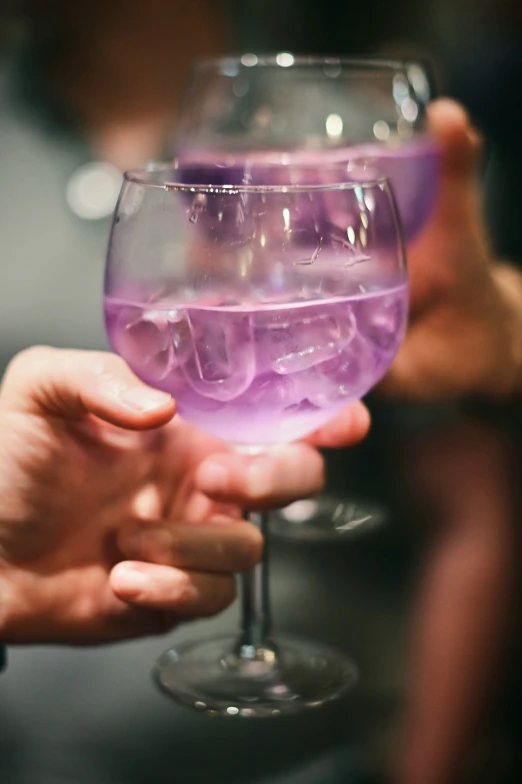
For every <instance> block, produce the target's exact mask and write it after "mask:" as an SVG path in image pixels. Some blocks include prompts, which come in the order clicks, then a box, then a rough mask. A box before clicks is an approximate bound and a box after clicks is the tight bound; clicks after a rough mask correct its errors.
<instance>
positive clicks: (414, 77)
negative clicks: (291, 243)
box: [175, 52, 439, 243]
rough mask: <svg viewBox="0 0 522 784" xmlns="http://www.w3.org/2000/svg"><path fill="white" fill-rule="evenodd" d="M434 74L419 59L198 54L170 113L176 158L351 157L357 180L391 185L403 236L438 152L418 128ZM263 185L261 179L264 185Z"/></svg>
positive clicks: (417, 220)
mask: <svg viewBox="0 0 522 784" xmlns="http://www.w3.org/2000/svg"><path fill="white" fill-rule="evenodd" d="M433 90H434V80H433V75H432V73H431V69H430V68H429V65H427V64H426V63H423V62H421V61H400V60H386V59H369V58H351V59H343V58H337V57H296V56H294V55H292V54H290V53H288V52H283V53H279V54H277V55H276V56H274V57H261V56H257V55H255V54H244V55H242V56H241V57H237V58H232V57H227V58H222V59H214V60H204V61H201V62H198V63H196V64H195V66H194V67H193V70H192V74H191V76H190V78H189V80H188V83H187V86H186V90H185V94H184V98H183V100H182V102H181V105H180V110H179V115H178V127H177V135H176V139H175V154H176V156H177V157H178V159H179V160H180V161H181V162H183V163H186V164H187V165H190V163H191V161H192V159H195V160H196V161H197V162H198V164H199V165H201V166H202V168H201V170H200V178H198V179H199V180H200V181H201V182H203V181H204V182H207V181H208V176H209V172H208V171H206V170H205V169H206V168H207V165H208V166H210V168H211V169H212V167H214V166H215V164H219V163H224V164H226V165H227V166H228V165H230V164H231V163H235V165H236V166H237V167H238V169H240V167H241V164H243V163H245V162H256V163H258V164H261V163H268V162H271V163H280V162H288V161H291V162H292V163H293V164H294V165H296V166H298V165H300V164H303V165H306V166H312V165H314V166H315V167H316V168H317V169H318V171H319V170H321V168H322V167H323V166H324V165H325V163H327V162H328V163H350V164H351V167H352V168H353V169H354V170H357V176H358V178H359V179H363V178H370V179H374V178H378V177H387V178H388V179H389V180H390V182H391V183H392V186H393V189H394V192H395V196H396V199H397V203H398V206H399V212H400V215H401V220H402V225H403V228H404V234H405V239H406V241H407V243H408V242H410V241H411V240H412V239H414V238H415V237H416V236H417V234H418V233H419V231H421V229H422V228H423V226H424V225H425V224H426V222H427V220H428V218H429V216H430V214H431V211H432V209H433V206H434V203H435V197H436V190H437V181H438V168H439V154H438V148H437V146H436V145H435V143H434V141H433V139H431V138H430V135H429V133H428V129H427V125H426V106H427V103H428V102H429V100H431V98H433ZM267 184H268V183H267Z"/></svg>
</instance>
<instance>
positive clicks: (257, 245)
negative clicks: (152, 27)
mask: <svg viewBox="0 0 522 784" xmlns="http://www.w3.org/2000/svg"><path fill="white" fill-rule="evenodd" d="M264 171H265V169H264V168H263V167H262V168H261V170H257V169H256V167H251V169H250V178H251V184H249V185H239V186H238V185H236V184H234V183H233V182H227V179H229V178H228V176H227V172H226V171H223V169H222V168H221V174H222V179H223V180H224V182H223V183H222V184H221V185H208V184H198V183H195V182H194V181H190V180H188V179H187V178H186V177H184V176H181V175H180V170H179V169H177V168H175V166H173V164H172V163H171V164H166V165H156V166H153V167H150V168H149V169H146V170H143V171H135V172H130V173H127V174H126V175H125V179H124V184H123V186H122V191H121V195H120V198H119V202H118V205H117V208H116V213H115V217H114V221H113V226H112V232H111V238H110V243H109V252H108V261H107V269H106V278H105V298H104V309H105V320H106V327H107V332H108V335H109V338H110V342H111V344H112V346H113V348H114V350H115V351H116V352H117V353H118V354H120V355H121V356H122V357H123V358H124V359H125V360H126V361H127V363H128V364H129V366H130V367H131V369H132V370H133V371H134V372H135V373H136V374H137V375H138V376H139V377H140V378H141V379H143V380H144V381H145V382H146V383H148V384H150V385H151V386H153V387H156V388H158V389H162V390H164V391H167V392H169V393H171V394H172V395H173V396H174V397H175V399H176V402H177V407H178V412H179V415H180V416H182V417H183V418H184V419H186V420H187V421H188V422H191V423H193V424H194V425H195V426H197V427H198V428H200V429H202V430H204V431H206V432H207V433H209V434H212V435H214V436H216V437H218V438H220V439H222V440H223V441H224V442H226V443H227V444H228V445H229V446H230V448H232V449H236V450H239V451H240V452H242V453H244V454H245V459H246V460H255V459H256V455H258V454H259V453H262V452H263V451H264V450H266V449H270V448H271V447H273V446H275V445H277V444H280V443H282V442H290V441H293V440H296V439H299V438H302V437H304V436H306V435H308V434H310V433H311V432H313V431H314V430H315V429H316V428H318V427H320V426H322V425H323V424H325V423H326V422H327V421H328V420H329V419H331V418H332V417H333V416H334V415H335V414H336V413H337V412H339V411H341V410H342V409H344V408H345V407H346V406H347V405H349V404H350V403H351V402H352V401H354V400H356V399H357V398H359V397H361V396H362V395H363V394H364V393H365V392H367V391H368V389H370V387H372V386H373V385H374V384H375V383H376V382H377V381H378V380H379V379H380V378H381V377H382V376H383V374H384V373H385V372H386V370H387V369H388V367H389V366H390V364H391V362H392V360H393V358H394V356H395V354H396V352H397V350H398V347H399V344H400V341H401V339H402V337H403V335H404V331H405V326H406V319H407V298H408V293H407V277H406V270H405V257H404V252H403V242H402V236H401V230H400V225H399V219H398V214H397V210H396V206H395V201H394V197H393V194H392V190H391V188H390V186H389V184H388V182H387V181H386V180H377V181H365V182H361V183H357V182H339V183H336V184H329V185H326V186H325V185H304V184H294V183H293V182H292V181H291V178H289V177H288V174H287V173H285V171H280V172H279V173H278V174H277V180H278V183H279V184H278V185H260V184H256V183H258V182H259V180H260V179H262V177H263V172H264ZM229 174H230V179H231V180H233V175H234V171H233V170H231V171H230V172H229ZM273 176H274V178H276V173H275V172H274V174H273ZM332 178H333V175H332ZM285 182H286V184H285ZM247 516H248V518H249V519H250V520H251V521H252V522H253V523H254V524H256V525H258V526H259V528H260V529H261V531H262V533H263V534H264V536H265V537H267V534H268V531H267V515H265V514H261V513H258V512H256V511H248V514H247ZM265 553H266V554H265V556H264V560H263V562H262V563H261V564H260V565H259V566H257V567H255V568H254V570H253V571H252V572H251V573H249V574H246V575H243V576H242V577H241V598H242V601H241V606H242V621H241V628H240V630H239V633H238V634H237V635H229V636H222V637H215V638H211V639H206V640H196V641H191V642H185V643H182V644H180V645H178V646H177V647H175V648H172V649H170V650H168V651H167V652H166V653H165V654H164V655H163V656H162V657H161V658H160V659H159V661H158V663H157V664H156V667H155V670H154V677H155V680H156V682H157V683H158V684H159V686H160V688H161V689H162V690H163V691H165V692H166V693H167V694H169V695H170V696H171V697H173V698H174V699H175V700H177V701H179V702H182V703H184V704H186V705H189V706H191V707H193V708H196V709H197V710H200V711H202V712H206V713H209V714H212V715H215V714H220V715H228V716H237V715H239V716H273V715H276V716H277V715H280V714H284V713H292V712H296V711H299V710H302V709H304V708H310V707H315V706H318V705H322V704H323V703H325V702H328V701H330V700H332V699H334V698H336V697H337V696H339V695H340V694H342V693H343V692H344V691H345V690H346V689H348V688H349V687H350V686H352V685H353V684H354V682H355V681H356V678H357V670H356V667H355V665H354V664H353V662H352V661H351V659H350V658H348V657H347V656H345V655H344V654H343V653H341V652H338V651H336V650H333V649H331V648H329V647H327V646H325V645H323V644H321V643H317V642H312V641H308V640H304V639H301V638H292V637H287V636H279V635H277V636H273V634H272V629H271V622H270V604H269V596H268V550H267V548H266V547H265Z"/></svg>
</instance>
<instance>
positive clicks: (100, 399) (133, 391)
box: [0, 346, 175, 430]
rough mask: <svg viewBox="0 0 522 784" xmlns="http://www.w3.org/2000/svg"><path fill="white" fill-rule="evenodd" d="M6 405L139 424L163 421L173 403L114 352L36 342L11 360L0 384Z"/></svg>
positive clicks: (1, 404) (134, 427)
mask: <svg viewBox="0 0 522 784" xmlns="http://www.w3.org/2000/svg"><path fill="white" fill-rule="evenodd" d="M0 407H1V408H2V409H4V410H11V411H19V412H25V413H32V414H37V415H38V414H39V415H43V416H45V415H49V416H58V417H63V418H67V419H77V418H81V417H83V416H86V415H87V414H94V415H95V416H97V417H99V418H100V419H103V420H104V421H106V422H110V423H111V424H113V425H117V426H118V427H124V428H127V429H131V430H141V429H146V428H152V427H159V426H160V425H163V424H166V422H168V421H169V420H170V419H171V418H172V417H173V415H174V412H175V403H174V400H173V399H172V397H171V396H170V395H168V394H167V393H166V392H159V391H158V390H155V389H151V388H150V387H148V386H146V385H145V384H143V383H142V382H141V381H139V379H137V378H136V376H135V375H134V374H133V373H132V372H131V370H130V369H129V368H128V367H127V365H126V363H125V362H124V361H123V360H122V359H121V358H120V357H117V356H115V355H114V354H110V353H108V352H103V351H73V350H69V349H56V348H49V347H47V346H35V347H33V348H29V349H26V350H25V351H22V352H21V353H20V354H18V355H17V356H16V357H15V358H14V359H13V360H12V361H11V363H10V364H9V366H8V368H7V371H6V374H5V377H4V380H3V382H2V387H1V390H0Z"/></svg>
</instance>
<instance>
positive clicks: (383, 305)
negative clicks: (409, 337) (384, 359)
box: [357, 294, 406, 351]
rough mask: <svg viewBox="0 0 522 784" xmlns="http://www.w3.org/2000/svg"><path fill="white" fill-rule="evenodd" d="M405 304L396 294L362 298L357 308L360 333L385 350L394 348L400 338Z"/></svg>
mask: <svg viewBox="0 0 522 784" xmlns="http://www.w3.org/2000/svg"><path fill="white" fill-rule="evenodd" d="M405 311H406V305H405V304H404V302H402V301H401V299H400V298H399V297H397V295H396V294H385V295H380V296H378V297H373V298H371V299H370V298H368V299H366V300H362V301H361V302H360V304H359V305H358V308H357V325H358V329H359V331H360V333H361V334H362V335H364V336H365V337H367V338H368V339H369V340H371V341H372V343H374V344H375V345H376V346H378V347H379V348H381V349H384V350H385V351H388V350H392V349H394V348H395V347H396V346H397V344H398V343H399V341H400V340H401V339H402V335H403V331H404V326H405V321H406V312H405Z"/></svg>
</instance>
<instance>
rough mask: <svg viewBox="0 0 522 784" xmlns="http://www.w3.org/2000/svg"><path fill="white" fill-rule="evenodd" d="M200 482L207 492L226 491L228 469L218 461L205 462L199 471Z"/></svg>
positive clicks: (201, 487)
mask: <svg viewBox="0 0 522 784" xmlns="http://www.w3.org/2000/svg"><path fill="white" fill-rule="evenodd" d="M198 484H199V486H200V489H201V490H203V491H204V492H205V493H219V492H224V491H225V490H226V489H227V487H228V471H227V469H226V468H225V467H224V466H222V465H219V464H218V463H203V465H202V466H201V467H200V469H199V471H198Z"/></svg>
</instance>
